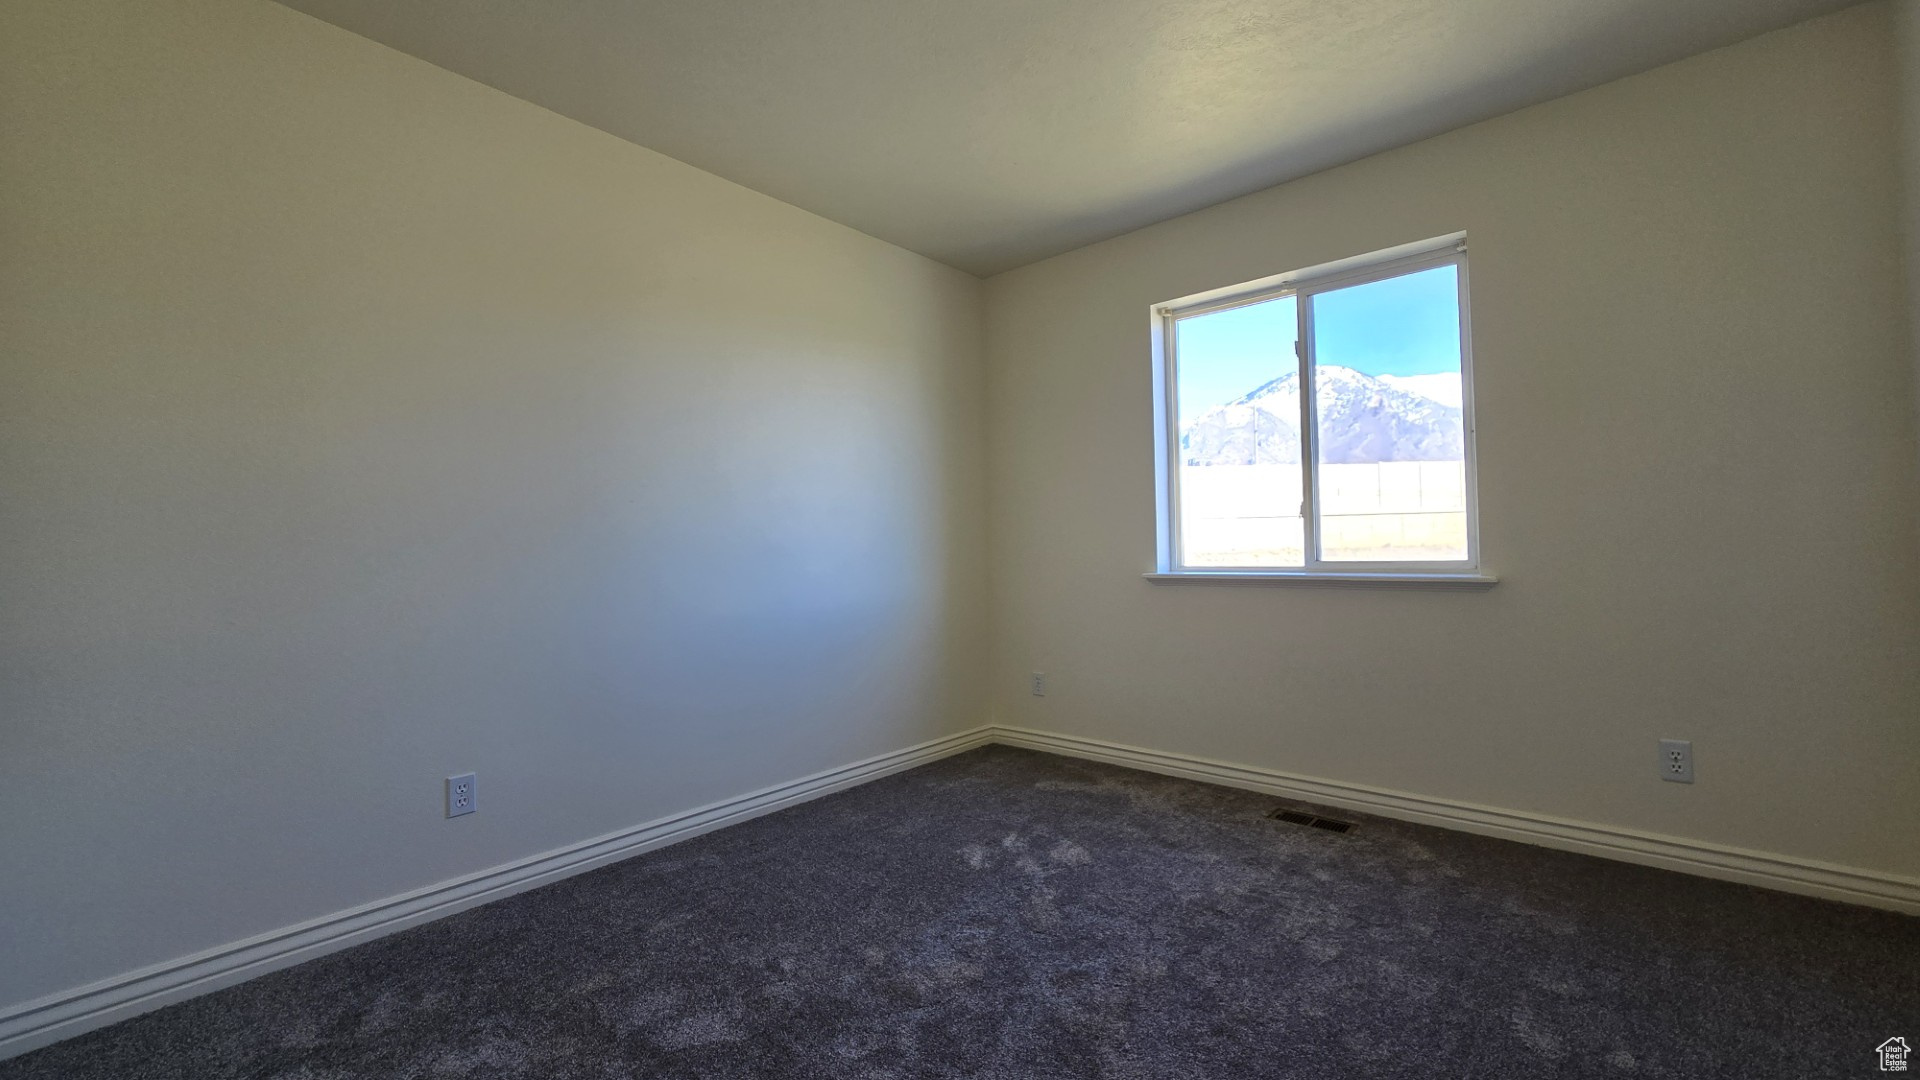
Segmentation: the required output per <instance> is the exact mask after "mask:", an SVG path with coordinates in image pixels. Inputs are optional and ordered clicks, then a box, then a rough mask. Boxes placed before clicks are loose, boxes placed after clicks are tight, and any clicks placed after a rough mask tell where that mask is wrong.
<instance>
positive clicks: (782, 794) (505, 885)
mask: <svg viewBox="0 0 1920 1080" xmlns="http://www.w3.org/2000/svg"><path fill="white" fill-rule="evenodd" d="M988 743H1004V744H1006V745H1009V746H1019V747H1025V748H1027V749H1030V750H1040V751H1044V752H1047V753H1052V754H1063V755H1066V756H1068V757H1077V758H1086V759H1089V760H1093V761H1104V762H1109V763H1112V764H1115V765H1124V766H1127V767H1129V768H1135V769H1144V770H1146V771H1148V772H1157V773H1164V774H1167V775H1169V776H1183V777H1187V778H1189V779H1193V780H1202V781H1206V782H1208V783H1214V784H1225V785H1227V786H1229V787H1238V788H1246V789H1250V790H1253V791H1261V792H1266V793H1268V794H1272V795H1279V796H1282V797H1286V798H1294V799H1300V800H1303V801H1307V802H1314V803H1321V804H1325V805H1329V806H1339V807H1345V808H1347V809H1351V810H1358V811H1361V812H1364V813H1370V814H1377V815H1380V816H1381V817H1390V818H1399V819H1402V820H1406V821H1415V822H1420V823H1422V824H1428V825H1438V826H1441V827H1443V828H1451V829H1460V830H1462V831H1465V832H1473V833H1480V834H1483V835H1487V836H1496V837H1500V838H1503V839H1507V840H1518V841H1521V842H1523V843H1529V844H1539V845H1541V846H1544V847H1551V848H1559V849H1562V850H1565V851H1577V852H1581V853H1583V854H1588V855H1598V856H1601V857H1603V858H1609V859H1619V860H1622V861H1625V862H1632V863H1642V864H1645V865H1648V866H1658V867H1663V868H1666V869H1669V870H1679V871H1682V872H1685V873H1690V874H1699V875H1701V876H1704V877H1711V878H1721V879H1724V880H1729V881H1739V882H1744V883H1747V884H1750V885H1759V886H1762V887H1764V888H1771V889H1779V890H1782V891H1785V892H1793V893H1803V894H1806V895H1809V896H1819V897H1824V898H1827V899H1831V900H1842V901H1846V902H1849V903H1855V904H1866V905H1870V906H1873V907H1879V908H1887V909H1890V910H1893V911H1900V912H1905V913H1907V914H1920V879H1915V878H1909V877H1900V876H1896V875H1892V874H1882V873H1877V872H1874V871H1870V870H1862V869H1858V868H1854V867H1847V866H1837V865H1834V864H1831V863H1822V862H1816V861H1813V860H1809V859H1797V858H1793V857H1790V856H1785V855H1774V854H1770V853H1767V852H1761V851H1749V850H1744V849H1740V848H1732V847H1724V846H1721V845H1717V844H1707V843H1702V842H1700V841H1695V840H1686V839H1682V838H1680V837H1673V836H1659V835H1656V834H1653V833H1643V832H1636V831H1633V830H1629V829H1619V828H1614V827H1612V826H1607V825H1596V824H1592V823H1590V822H1581V821H1569V820H1566V819H1563V818H1554V817H1548V816H1545V815H1541V814H1531V813H1525V812H1522V811H1516V810H1501V809H1498V808H1496V807H1490V806H1476V805H1473V804H1471V803H1463V802H1456V801H1454V800H1451V799H1438V798H1432V797H1429V796H1425V795H1414V794H1410V793H1407V792H1401V791H1388V790H1384V789H1381V788H1373V787H1367V786H1365V785H1362V784H1350V783H1346V782H1344V781H1339V780H1325V779H1320V778H1316V777H1310V776H1297V775H1294V774H1291V773H1283V772H1279V771H1276V770H1273V769H1261V768H1255V767H1252V766H1246V765H1232V764H1228V763H1226V762H1220V761H1210V760H1208V759H1206V758H1199V757H1194V756H1191V755H1188V754H1176V753H1170V752H1168V751H1164V750H1148V749H1144V748H1142V747H1137V746H1125V745H1122V744H1120V743H1113V742H1107V741H1105V740H1102V739H1088V738H1083V737H1080V736H1075V735H1059V734H1053V733H1049V732H1043V731H1032V730H1028V729H1025V728H1012V727H1002V726H993V727H983V728H976V729H974V730H972V731H966V732H961V733H959V734H957V735H949V736H947V737H945V738H942V739H934V740H931V741H929V742H924V743H920V744H918V745H916V746H910V747H907V748H906V749H904V750H896V751H894V752H892V753H888V754H881V755H878V756H876V757H871V758H867V759H865V760H864V761H856V762H854V763H852V764H850V765H843V766H841V767H839V768H837V769H829V770H827V771H825V772H820V773H815V774H813V775H812V776H806V777H802V778H800V779H798V780H793V781H789V782H787V783H784V784H778V785H775V786H773V787H769V788H763V789H761V790H759V791H755V792H750V793H748V794H746V795H741V796H738V797H736V798H732V799H727V800H724V801H722V802H717V803H713V804H710V805H708V806H703V807H700V808H698V809H695V810H689V811H687V812H685V813H681V814H676V815H674V816H672V817H666V818H661V819H660V820H658V821H653V822H648V823H647V824H645V825H639V826H636V827H634V828H632V829H626V830H623V831H621V832H616V833H609V834H608V835H606V836H601V837H598V838H595V839H592V840H587V841H583V842H581V843H578V844H572V845H569V846H567V847H563V848H556V849H554V850H552V851H548V852H545V853H543V854H540V855H535V856H533V857H531V858H527V859H522V860H520V861H518V862H513V863H508V864H506V865H504V866H497V867H494V868H493V869H491V870H484V871H481V872H480V873H477V874H470V875H468V876H466V877H461V878H455V879H453V880H452V881H445V882H441V883H440V884H438V885H432V886H428V887H426V888H423V889H417V890H414V891H413V892H409V893H402V894H401V895H398V896H393V897H389V898H387V899H384V900H379V901H375V902H374V903H371V904H364V905H362V906H360V907H356V908H351V909H348V910H346V911H341V912H336V913H334V914H332V915H326V916H323V917H321V918H318V919H313V920H310V921H308V922H304V923H300V924H297V925H294V926H289V927H284V928H282V929H280V930H275V931H272V932H270V933H266V934H261V935H259V936H257V937H253V938H248V939H247V940H245V941H238V942H234V943H232V944H230V945H223V946H221V947H219V948H215V949H209V950H207V951H205V952H201V953H196V954H194V955H192V956H185V957H181V958H179V959H177V960H171V961H168V962H166V963H163V964H156V965H154V966H152V967H148V968H142V969H140V970H138V971H132V972H129V973H127V974H125V975H120V976H115V977H113V978H110V979H103V980H101V981H99V982H96V983H92V984H90V985H87V986H82V987H78V988H76V989H73V990H69V991H65V992H62V993H58V994H53V995H49V996H47V997H44V998H40V999H37V1000H34V1001H29V1002H25V1003H24V1004H20V1005H16V1006H13V1007H11V1008H7V1009H0V1059H5V1058H8V1057H12V1056H14V1055H16V1054H23V1053H26V1052H27V1051H29V1050H33V1049H36V1048H38V1047H41V1046H45V1045H47V1044H49V1043H53V1042H57V1041H59V1040H61V1039H66V1038H71V1037H72V1036H75V1035H78V1034H81V1033H82V1032H85V1031H90V1030H92V1029H94V1028H97V1027H103V1026H105V1025H107V1024H111V1023H114V1022H115V1021H119V1020H124V1019H127V1018H128V1017H130V1016H135V1015H137V1014H139V1013H143V1012H148V1011H150V1010H152V1009H157V1008H159V1007H161V1006H163V1005H168V1004H171V1003H173V1002H176V1001H182V1000H185V999H186V998H190V997H195V996H197V995H200V994H204V993H208V992H210V991H213V990H217V989H220V988H221V987H224V986H231V985H233V984H234V983H238V982H243V981H245V980H247V979H251V978H253V977H255V976H257V975H264V974H266V973H267V972H269V971H275V970H278V969H280V968H284V967H291V966H292V965H294V964H297V963H300V962H302V961H304V960H310V959H313V958H314V957H316V956H320V955H323V954H325V953H329V952H334V951H336V950H339V949H344V948H347V947H348V946H351V945H357V944H359V943H361V942H363V941H369V940H371V939H373V938H376V937H381V936H383V935H386V934H391V933H394V932H395V931H398V930H404V929H406V928H407V927H410V926H417V925H419V924H421V923H424V922H429V921H431V920H434V919H438V918H440V917H442V916H445V915H451V914H453V913H454V912H457V911H463V910H465V909H467V908H470V907H475V906H477V905H480V904H484V903H487V902H488V901H491V900H498V899H501V898H502V897H506V896H511V895H512V894H514V893H517V892H523V891H525V890H527V889H531V888H534V887H536V886H539V885H544V884H547V883H549V882H552V881H557V880H559V879H561V878H564V877H570V876H572V875H574V874H578V873H581V872H583V871H586V870H591V869H593V868H595V867H597V866H603V865H605V864H607V863H610V862H615V861H618V860H620V859H625V858H630V857H632V856H634V855H638V854H640V853H641V852H644V851H651V850H653V849H654V848H659V847H665V846H666V845H668V844H672V843H675V842H677V841H680V840H685V839H689V838H691V837H694V836H698V835H700V834H701V833H705V832H711V831H712V830H714V829H718V828H721V827H723V826H726V825H732V824H735V823H737V822H741V821H745V820H747V819H749V818H754V817H759V816H760V815H762V814H767V813H771V812H773V811H775V810H779V809H781V808H783V807H787V806H792V805H793V804H795V803H800V802H805V801H807V800H809V799H815V798H819V797H820V796H822V795H827V794H830V793H832V792H835V791H840V790H842V789H844V788H849V787H853V786H855V785H857V784H862V783H865V782H867V781H869V780H876V779H879V778H880V777H882V776H886V775H888V774H890V773H896V772H900V771H902V770H905V769H910V768H913V767H915V766H918V765H924V764H926V763H928V762H930V761H934V760H937V759H939V758H943V757H948V756H951V755H953V754H958V753H962V752H964V751H967V750H972V749H974V748H975V747H979V746H984V745H986V744H988Z"/></svg>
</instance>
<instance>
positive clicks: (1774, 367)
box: [988, 4, 1920, 874]
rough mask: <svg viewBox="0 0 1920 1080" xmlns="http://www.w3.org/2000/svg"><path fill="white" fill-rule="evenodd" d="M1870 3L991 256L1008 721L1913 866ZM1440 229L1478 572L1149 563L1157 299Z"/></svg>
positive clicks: (1901, 548)
mask: <svg viewBox="0 0 1920 1080" xmlns="http://www.w3.org/2000/svg"><path fill="white" fill-rule="evenodd" d="M1890 16H1891V11H1890V9H1889V8H1888V7H1887V6H1885V5H1880V4H1875V5H1869V6H1865V7H1860V8H1855V9H1851V10H1848V11H1845V12H1842V13H1840V14H1837V15H1834V16H1831V17H1828V18H1824V19H1821V20H1818V21H1815V22H1812V23H1808V24H1804V25H1802V26H1799V27H1795V28H1792V29H1789V30H1786V31H1782V32H1780V33H1776V34H1773V35H1770V36H1767V37H1763V38H1760V39H1756V40H1754V41H1751V42H1748V43H1745V44H1742V45H1738V46H1735V47H1733V48H1729V49H1725V50H1722V51H1719V52H1715V53H1711V54H1707V55H1704V56H1701V57H1697V58H1694V59H1691V60H1688V61H1685V62H1682V63H1679V64H1675V65H1672V66H1670V67H1666V68H1662V69H1659V70H1656V71H1653V72H1651V73H1648V74H1646V75H1642V76H1639V77H1636V78H1632V79H1628V80H1625V81H1622V82H1618V83H1614V84H1611V85H1608V86H1605V87H1601V88H1599V89H1596V90H1593V91H1590V92H1587V93H1582V94H1579V95H1576V96H1573V97H1569V98H1565V99H1562V100H1559V101H1555V102H1552V103H1549V104H1545V105H1541V106H1538V107H1536V108H1532V109H1528V110H1525V111H1523V112H1519V113H1515V114H1512V115H1509V116H1506V117H1503V118H1500V119H1497V120H1493V121H1490V122H1487V123H1484V124H1480V125H1478V126H1475V127H1471V128H1467V129H1464V130H1461V131H1457V132H1454V133H1451V134H1448V135H1445V136H1442V137H1439V138H1435V139H1432V140H1430V141H1427V142H1424V143H1420V144H1417V145H1414V146H1411V147H1408V148H1405V149H1402V150H1398V151H1395V152H1392V153H1388V154H1383V155H1380V156H1378V157H1375V158H1371V159H1368V160H1365V161H1362V162H1359V163H1357V164H1354V165H1351V166H1348V167H1345V168H1341V169H1336V170H1333V171H1331V172H1327V173H1324V174H1320V175H1317V176H1313V177H1309V178H1307V179H1304V180H1300V181H1297V182H1294V183H1290V184H1286V185H1283V186H1281V187H1278V188H1274V189H1271V190H1269V191H1265V192H1262V193H1259V194H1256V195H1251V196H1248V197H1246V198H1243V199H1239V200H1236V201H1233V202H1230V203H1226V204H1223V205H1221V206H1218V207H1214V208H1212V209H1209V210H1205V211H1202V212H1199V213H1196V214H1192V215H1189V216H1187V217H1183V218H1179V219H1176V220H1173V221H1170V222H1167V223H1164V224H1161V225H1157V226H1154V227H1151V228H1148V229H1144V230H1141V231H1139V232H1136V233H1133V234H1130V235H1128V236H1124V237H1121V238H1119V239H1115V240H1112V241H1109V242H1106V243H1102V244H1098V245H1095V246H1093V247H1090V248H1086V249H1083V250H1080V251H1077V252H1073V253H1070V254H1067V255H1062V256H1059V257H1058V258H1055V259H1051V260H1049V261H1046V262H1043V263H1040V264H1037V265H1034V266H1030V267H1027V268H1024V269H1021V270H1016V271H1012V272H1009V273H1006V274H1003V275H1001V276H998V277H996V278H993V279H992V280H991V281H990V282H989V283H988V311H989V319H990V328H989V337H988V340H989V355H990V391H989V409H988V415H989V417H990V429H991V433H992V434H991V443H992V448H991V455H990V456H991V476H992V481H991V486H992V491H993V493H994V498H995V505H994V529H993V532H994V543H993V557H994V574H995V595H996V605H997V606H996V619H995V625H996V652H997V655H996V659H995V666H994V674H993V682H992V685H993V690H994V697H995V702H996V709H997V713H998V716H999V717H1000V719H1001V720H1002V721H1003V722H1005V723H1009V724H1014V725H1019V726H1026V727H1033V728H1040V729H1046V730H1053V731H1059V732H1064V733H1068V734H1076V735H1084V736H1090V737H1097V738H1103V739H1109V740H1114V741H1118V742H1123V743H1130V744H1135V745H1141V746H1146V747H1152V748H1158V749H1165V750H1171V751H1178V752H1184V753H1189V754H1196V755H1200V756H1203V757H1209V758H1216V759H1222V760H1226V761H1230V762H1236V763H1242V764H1247V765H1254V766H1264V767H1268V768H1276V769H1281V770H1285V771H1289V772H1293V773H1298V774H1305V775H1310V776H1318V777H1325V778H1331V779H1336V780H1344V781H1350V782H1356V783H1363V784H1369V785H1375V786H1379V787H1384V788H1390V789H1398V790H1402V791H1408V792H1415V793H1420V794H1425V795H1430V796H1438V797H1442V798H1448V799H1456V800H1462V801H1466V802H1471V803H1479V804H1486V805H1491V806H1496V807H1502V808H1509V809H1516V810H1524V811H1533V812H1539V813H1545V814H1551V815H1557V816H1561V817H1567V818H1574V819H1582V820H1587V821H1592V822H1598V823H1603V824H1608V825H1614V826H1622V827H1628V828H1634V829H1642V830H1649V831H1652V832H1656V833H1663V834H1670V835H1675V836H1680V837H1685V838H1691V839H1696V840H1702V841H1709V842H1718V843H1724V844H1731V845H1737V846H1741V847H1748V848H1755V849H1760V850H1763V851H1772V852H1778V853H1783V854H1788V855H1793V856H1800V857H1807V858H1814V859H1823V860H1830V861H1832V862H1836V863H1841V864H1847V865H1853V866H1858V867H1863V868H1868V869H1874V870H1879V871H1884V872H1894V873H1901V874H1914V873H1916V872H1920V843H1916V842H1915V836H1916V835H1917V834H1920V640H1917V638H1920V634H1917V632H1916V631H1917V628H1920V573H1917V570H1920V568H1917V567H1916V561H1917V556H1920V546H1917V545H1916V543H1915V534H1914V527H1915V515H1916V506H1915V501H1916V476H1915V465H1916V459H1915V453H1914V449H1913V447H1914V438H1913V435H1914V432H1913V425H1914V418H1913V408H1912V405H1913V401H1914V388H1913V385H1912V383H1913V378H1914V373H1913V366H1912V363H1911V359H1910V353H1909V350H1908V347H1907V344H1906V338H1905V337H1904V335H1905V332H1906V330H1905V324H1904V318H1903V310H1902V307H1903V298H1902V292H1901V289H1902V285H1901V270H1900V247H1899V240H1898V238H1897V236H1896V234H1895V230H1894V229H1892V228H1890V223H1891V222H1893V221H1894V220H1896V216H1897V199H1898V189H1897V184H1896V162H1895V157H1896V149H1895V137H1894V136H1895V126H1896V115H1895V102H1894V92H1893V87H1894V52H1893V47H1892V36H1893V35H1892V29H1893V27H1892V24H1891V21H1890ZM1458 229H1464V230H1466V232H1467V234H1468V241H1469V244H1470V245H1471V258H1472V266H1473V324H1474V338H1475V342H1474V344H1475V351H1474V366H1475V373H1476V378H1477V403H1478V407H1479V449H1480V457H1481V469H1480V492H1481V502H1482V528H1483V535H1484V547H1485V557H1486V561H1487V563H1488V565H1489V566H1490V567H1491V568H1492V569H1493V570H1495V571H1496V572H1497V573H1499V574H1500V575H1502V577H1503V578H1504V581H1503V583H1502V584H1501V585H1499V586H1498V587H1497V588H1495V589H1493V590H1492V591H1491V592H1487V593H1430V592H1422V593H1403V592H1381V591H1365V592H1354V591H1339V590H1325V589H1304V588H1284V589H1271V588H1268V589H1235V588H1181V587H1167V586H1155V585H1150V584H1148V583H1147V582H1145V581H1143V580H1142V579H1141V577H1140V575H1141V573H1142V572H1143V571H1147V570H1150V569H1152V567H1153V565H1154V490H1153V475H1152V470H1153V444H1152V439H1153V431H1152V415H1153V412H1152V401H1151V388H1150V374H1151V373H1150V359H1149V336H1148V330H1149V318H1148V307H1149V305H1151V304H1154V303H1157V302H1161V301H1165V300H1168V299H1171V298H1175V297H1181V296H1186V295H1190V294H1192V293H1196V292H1200V291H1203V290H1207V289H1212V288H1216V287H1219V286H1226V285H1232V284H1234V283H1236V282H1241V281H1247V280H1251V279H1255V278H1260V277H1264V276H1267V275H1271V274H1275V273H1278V272H1282V271H1286V270H1289V269H1293V268H1297V267H1305V266H1312V265H1316V264H1319V263H1324V262H1327V261H1330V260H1334V259H1338V258H1342V257H1345V256H1350V255H1355V254H1359V253H1364V252H1368V251H1373V250H1378V249H1382V248H1387V247H1390V246H1394V245H1398V244H1404V243H1408V242H1410V241H1417V240H1423V239H1426V238H1429V237H1434V236H1440V235H1444V234H1447V233H1450V232H1452V231H1454V230H1458ZM1783 504H1786V505H1790V506H1792V507H1793V508H1794V513H1793V514H1791V515H1787V516H1783V515H1781V514H1780V513H1779V511H1778V508H1779V507H1780V506H1782V505H1783ZM1029 671H1046V672H1047V673H1049V675H1050V676H1051V679H1050V689H1049V692H1048V696H1046V697H1044V698H1035V697H1032V696H1029V695H1028V694H1027V693H1026V692H1025V690H1026V679H1025V675H1026V673H1027V672H1029ZM1663 736H1665V737H1674V738H1688V739H1692V740H1693V741H1694V745H1695V753H1696V755H1697V759H1698V773H1699V782H1698V783H1697V784H1694V785H1692V786H1684V785H1678V784H1668V783H1663V782H1661V781H1660V780H1659V779H1658V778H1657V774H1656V768H1655V761H1656V740H1658V739H1659V738H1661V737H1663Z"/></svg>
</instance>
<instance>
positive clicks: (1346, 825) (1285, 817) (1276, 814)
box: [1267, 806, 1353, 833]
mask: <svg viewBox="0 0 1920 1080" xmlns="http://www.w3.org/2000/svg"><path fill="white" fill-rule="evenodd" d="M1267 816H1268V817H1270V818H1272V819H1274V820H1275V821H1284V822H1286V823H1288V824H1289V825H1306V826H1310V827H1312V828H1315V829H1325V830H1327V831H1328V832H1335V833H1343V832H1347V831H1349V830H1351V829H1352V828H1353V822H1351V821H1341V820H1339V819H1337V818H1326V817H1315V816H1314V815H1312V814H1304V813H1301V812H1300V811H1298V810H1289V809H1287V808H1286V807H1284V806H1276V807H1274V808H1273V809H1272V810H1269V811H1267Z"/></svg>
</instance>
